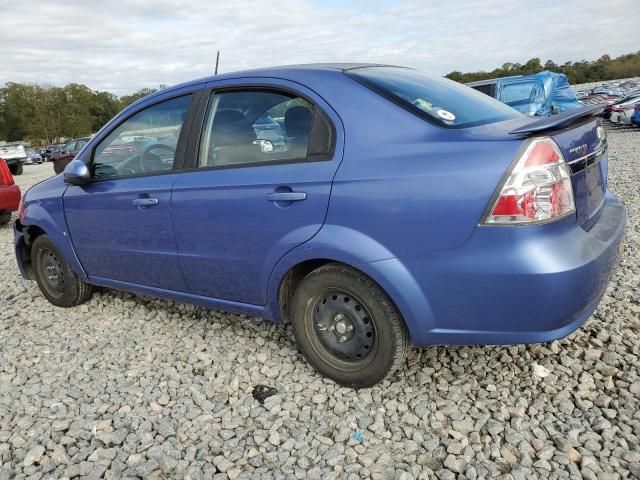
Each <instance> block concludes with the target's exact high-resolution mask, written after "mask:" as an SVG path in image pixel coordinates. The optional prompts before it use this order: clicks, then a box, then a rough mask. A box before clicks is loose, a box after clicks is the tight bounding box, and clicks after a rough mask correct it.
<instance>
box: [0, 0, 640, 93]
mask: <svg viewBox="0 0 640 480" xmlns="http://www.w3.org/2000/svg"><path fill="white" fill-rule="evenodd" d="M639 20H640V0H448V1H447V0H438V1H431V0H383V1H377V2H376V1H366V0H351V1H348V0H345V1H339V0H262V1H259V0H233V1H219V0H209V1H207V0H189V1H185V0H121V1H118V0H113V1H109V0H83V1H71V0H46V1H42V0H20V1H17V0H0V84H4V83H6V82H30V83H41V84H50V85H59V86H61V85H64V84H66V83H71V82H75V83H83V84H85V85H88V86H89V87H90V88H92V89H95V90H107V91H110V92H113V93H115V94H117V95H124V94H128V93H132V92H133V91H135V90H138V89H140V88H143V87H157V86H158V85H160V84H168V85H172V84H175V83H180V82H183V81H187V80H191V79H194V78H199V77H203V76H208V75H211V74H213V71H214V65H215V57H216V51H217V50H220V52H221V59H220V69H219V71H220V72H221V73H225V72H229V71H235V70H242V69H245V68H254V67H266V66H271V65H283V64H293V63H313V62H375V63H391V64H395V65H404V66H408V67H414V68H418V69H421V70H424V71H427V72H430V73H432V74H437V75H444V74H446V73H448V72H450V71H452V70H459V71H463V72H465V71H476V70H492V69H493V68H495V67H498V66H501V65H502V64H503V63H505V62H519V63H525V62H526V61H527V60H528V59H530V58H532V57H540V58H541V59H542V62H543V63H544V61H546V60H547V59H552V60H554V61H555V62H557V63H564V62H566V61H568V60H571V61H577V60H581V59H589V60H591V59H596V58H599V57H600V56H601V55H602V54H605V53H606V54H609V55H611V56H612V57H613V56H617V55H620V54H623V53H631V52H634V51H638V50H640V25H639V23H638V21H639Z"/></svg>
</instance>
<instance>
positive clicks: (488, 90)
mask: <svg viewBox="0 0 640 480" xmlns="http://www.w3.org/2000/svg"><path fill="white" fill-rule="evenodd" d="M471 88H474V89H476V90H478V91H479V92H482V93H484V94H485V95H489V96H490V97H493V98H495V97H496V84H495V83H489V84H487V85H474V86H473V87H471Z"/></svg>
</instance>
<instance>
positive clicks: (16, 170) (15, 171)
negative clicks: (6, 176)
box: [9, 163, 23, 175]
mask: <svg viewBox="0 0 640 480" xmlns="http://www.w3.org/2000/svg"><path fill="white" fill-rule="evenodd" d="M22 170H23V168H22V164H21V163H14V164H13V165H9V171H10V172H11V175H22Z"/></svg>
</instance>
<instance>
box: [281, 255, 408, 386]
mask: <svg viewBox="0 0 640 480" xmlns="http://www.w3.org/2000/svg"><path fill="white" fill-rule="evenodd" d="M291 308H292V311H291V313H292V315H291V318H292V324H293V332H294V335H295V338H296V342H297V343H298V346H299V347H300V350H301V351H302V354H303V355H304V356H305V358H306V359H307V361H308V362H309V363H310V364H311V365H312V366H313V367H314V368H315V369H316V370H318V371H319V372H320V373H321V374H323V375H325V376H327V377H329V378H331V379H333V380H334V381H336V382H337V383H339V384H341V385H344V386H348V387H354V388H362V387H370V386H372V385H374V384H376V383H378V382H380V381H381V380H383V379H384V378H385V377H386V376H387V375H389V374H390V373H392V372H393V371H395V370H396V369H397V368H398V367H399V366H400V365H401V364H402V362H403V361H404V357H405V355H406V352H407V350H408V348H409V336H408V333H407V329H406V327H405V324H404V321H403V320H402V318H401V316H400V314H399V313H398V311H397V310H396V308H395V306H394V305H393V303H392V302H391V300H390V299H389V297H388V296H387V294H386V293H385V292H384V291H383V290H382V289H381V288H380V287H379V286H378V285H377V284H376V283H375V282H374V281H373V280H371V279H370V278H369V277H367V276H366V275H364V274H362V273H361V272H359V271H357V270H355V269H353V268H350V267H348V266H346V265H341V264H335V263H331V264H328V265H325V266H323V267H320V268H319V269H317V270H314V271H313V272H311V273H310V274H309V275H307V276H306V277H305V278H304V279H303V280H302V282H300V285H299V286H298V288H297V289H296V292H295V294H294V298H293V302H292V305H291Z"/></svg>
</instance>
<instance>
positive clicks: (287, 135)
mask: <svg viewBox="0 0 640 480" xmlns="http://www.w3.org/2000/svg"><path fill="white" fill-rule="evenodd" d="M314 118H316V109H315V107H314V106H313V105H312V104H311V103H309V102H308V101H307V100H305V99H304V98H301V97H297V96H295V95H290V94H288V93H284V92H279V91H278V92H276V91H270V90H247V91H229V92H220V93H215V94H214V95H212V96H211V99H210V100H209V106H208V109H207V115H206V119H205V122H204V128H203V131H202V137H201V139H200V149H199V154H198V167H223V166H232V165H238V166H242V165H245V164H262V163H268V162H279V161H295V160H304V159H306V158H308V157H309V156H310V154H311V153H312V152H310V150H309V145H310V139H311V137H312V130H314V123H315V124H319V123H318V122H315V121H314ZM315 131H318V127H316V128H315ZM313 143H314V142H312V145H313Z"/></svg>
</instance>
